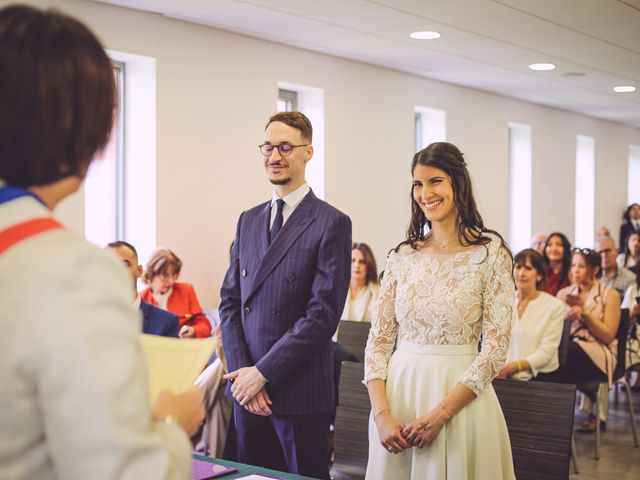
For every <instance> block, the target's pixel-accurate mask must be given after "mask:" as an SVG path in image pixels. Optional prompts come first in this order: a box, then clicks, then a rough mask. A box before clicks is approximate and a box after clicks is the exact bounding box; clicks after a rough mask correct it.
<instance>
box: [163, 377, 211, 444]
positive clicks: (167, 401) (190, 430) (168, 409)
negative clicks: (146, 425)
mask: <svg viewBox="0 0 640 480" xmlns="http://www.w3.org/2000/svg"><path fill="white" fill-rule="evenodd" d="M203 399H204V393H203V392H202V389H201V388H200V387H191V388H189V389H188V390H185V391H184V392H181V393H177V394H173V393H171V392H169V391H167V390H163V391H162V392H160V393H159V394H158V396H157V397H156V400H155V403H154V404H153V408H152V409H151V418H153V419H154V420H156V421H160V422H171V421H174V422H176V423H177V424H178V425H179V426H180V427H182V429H183V430H184V431H185V432H186V434H187V435H189V436H191V435H193V434H194V433H196V431H197V430H198V427H199V426H200V423H202V420H204V413H205V412H204V400H203Z"/></svg>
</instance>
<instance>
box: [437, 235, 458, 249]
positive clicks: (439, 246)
mask: <svg viewBox="0 0 640 480" xmlns="http://www.w3.org/2000/svg"><path fill="white" fill-rule="evenodd" d="M457 239H458V237H454V238H451V239H449V240H448V241H447V242H443V243H441V242H438V241H437V240H436V239H435V238H434V237H433V236H431V240H433V243H434V245H435V246H436V247H438V248H444V247H447V246H449V245H451V244H452V243H454V242H455V241H456V240H457Z"/></svg>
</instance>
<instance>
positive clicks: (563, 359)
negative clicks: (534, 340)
mask: <svg viewBox="0 0 640 480" xmlns="http://www.w3.org/2000/svg"><path fill="white" fill-rule="evenodd" d="M570 334H571V320H565V321H564V324H563V326H562V336H561V337H560V345H559V346H558V363H559V364H560V366H559V367H558V370H559V371H560V381H561V382H563V383H566V381H567V355H568V354H569V342H570V341H571V340H570ZM571 460H572V461H573V473H575V474H578V473H580V470H579V469H578V453H577V451H576V442H575V440H574V438H573V434H572V435H571Z"/></svg>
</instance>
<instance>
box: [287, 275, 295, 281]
mask: <svg viewBox="0 0 640 480" xmlns="http://www.w3.org/2000/svg"><path fill="white" fill-rule="evenodd" d="M295 279H296V276H295V275H289V276H288V277H287V282H293V281H294V280H295Z"/></svg>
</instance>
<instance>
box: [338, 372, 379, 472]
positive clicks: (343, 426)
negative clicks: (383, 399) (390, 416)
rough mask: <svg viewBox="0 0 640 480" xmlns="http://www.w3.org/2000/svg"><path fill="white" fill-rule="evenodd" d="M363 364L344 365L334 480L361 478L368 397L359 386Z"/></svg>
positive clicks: (364, 465)
mask: <svg viewBox="0 0 640 480" xmlns="http://www.w3.org/2000/svg"><path fill="white" fill-rule="evenodd" d="M363 378H364V365H363V364H362V363H355V362H343V363H342V370H341V374H340V389H339V392H340V393H339V401H338V407H337V409H336V419H335V423H334V442H333V455H334V457H333V458H334V461H333V468H332V469H331V477H332V478H334V479H345V480H346V479H349V480H359V479H363V478H364V474H365V471H366V469H367V459H368V457H369V437H368V429H369V413H370V411H371V408H370V404H369V395H368V394H367V388H366V387H365V386H364V385H363V384H362V379H363Z"/></svg>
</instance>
